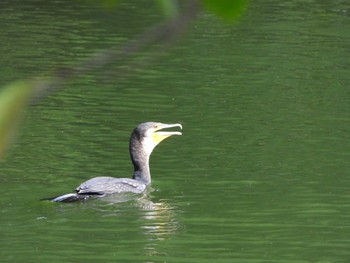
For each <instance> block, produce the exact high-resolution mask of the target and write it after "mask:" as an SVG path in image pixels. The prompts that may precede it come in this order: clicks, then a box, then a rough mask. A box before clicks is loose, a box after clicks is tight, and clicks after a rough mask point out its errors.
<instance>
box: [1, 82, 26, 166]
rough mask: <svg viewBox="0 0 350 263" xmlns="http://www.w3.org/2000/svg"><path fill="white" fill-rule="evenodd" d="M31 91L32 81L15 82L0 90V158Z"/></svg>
mask: <svg viewBox="0 0 350 263" xmlns="http://www.w3.org/2000/svg"><path fill="white" fill-rule="evenodd" d="M32 93H33V83H32V82H29V81H28V82H24V81H23V82H15V83H12V84H10V85H8V86H5V87H4V88H2V89H1V90H0V159H1V158H2V156H3V155H4V153H5V150H6V148H7V146H8V145H9V142H10V141H11V140H12V139H13V137H14V133H15V131H16V127H17V124H18V123H19V121H20V120H21V118H22V116H23V112H24V108H25V106H26V105H27V104H28V102H29V100H30V99H31V97H32Z"/></svg>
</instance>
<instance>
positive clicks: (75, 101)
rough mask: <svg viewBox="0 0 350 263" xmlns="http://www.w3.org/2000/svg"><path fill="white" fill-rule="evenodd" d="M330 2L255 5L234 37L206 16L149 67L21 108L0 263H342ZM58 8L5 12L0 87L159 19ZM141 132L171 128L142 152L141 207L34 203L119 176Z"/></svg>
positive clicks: (344, 174)
mask: <svg viewBox="0 0 350 263" xmlns="http://www.w3.org/2000/svg"><path fill="white" fill-rule="evenodd" d="M135 2H136V1H135ZM252 2H253V1H252ZM330 2H332V3H327V2H326V1H308V2H301V1H296V0H293V1H289V2H288V3H281V2H280V1H276V0H270V1H260V2H259V1H256V2H255V3H251V6H250V8H249V10H248V11H247V13H246V15H245V16H244V17H243V18H242V19H241V20H240V22H238V23H235V24H233V25H232V24H225V23H222V22H221V21H218V20H217V19H216V18H215V17H213V16H211V15H208V14H203V15H201V16H200V17H199V18H198V19H197V20H196V21H195V23H194V24H193V25H192V26H191V27H190V29H189V32H188V34H187V35H186V36H185V37H184V38H183V39H182V40H181V41H180V42H178V43H177V44H176V45H175V46H174V47H173V49H171V50H170V51H169V53H168V54H167V55H163V56H161V57H160V59H159V60H157V61H155V62H154V63H152V64H150V65H148V66H147V67H144V68H140V69H139V70H136V72H133V73H130V74H129V73H127V71H123V73H120V74H118V75H117V76H116V72H117V73H119V72H120V69H121V68H122V67H123V65H112V66H111V67H110V68H108V69H107V70H104V71H100V72H96V73H94V74H89V75H87V76H84V77H83V78H80V79H76V80H75V81H74V82H70V83H68V84H67V85H66V87H65V89H63V90H61V91H59V92H58V93H56V94H53V95H51V96H50V97H49V98H47V99H46V100H43V101H41V102H40V103H39V104H38V105H37V106H35V107H33V108H31V109H30V111H29V112H28V114H27V117H26V119H25V122H24V125H23V126H22V129H21V130H20V132H19V136H18V140H17V141H16V143H15V144H14V145H13V147H12V148H11V150H10V151H9V152H8V154H7V156H6V159H5V160H4V161H2V162H1V163H0V164H1V169H0V187H1V196H0V204H1V208H0V247H1V250H0V258H1V262H293V263H294V262H322V263H324V262H349V260H350V250H349V247H350V223H349V222H350V201H349V200H350V194H349V188H350V164H349V159H350V158H349V157H350V155H349V149H350V137H349V134H350V133H349V132H350V107H349V105H350V91H349V84H350V81H349V80H350V77H349V76H350V75H349V66H350V64H349V60H350V54H349V44H350V31H349V25H350V19H349V12H350V6H349V4H348V2H347V1H330ZM67 3H70V2H69V1H67V2H65V1H55V2H51V3H49V2H46V1H2V3H1V4H0V5H1V7H2V12H1V13H0V24H1V30H0V39H1V43H2V44H1V46H0V54H1V61H2V63H1V64H0V76H1V78H0V79H1V81H0V84H1V85H4V84H6V83H9V82H10V81H13V80H18V79H24V78H28V77H31V76H41V75H44V76H45V74H48V72H50V71H51V70H53V69H55V68H57V67H58V66H60V65H72V64H74V63H76V62H77V61H80V60H81V59H84V58H86V57H88V56H89V55H90V54H92V53H94V52H96V51H98V50H100V49H103V48H108V47H110V46H111V45H113V46H114V45H116V44H119V43H123V42H124V41H125V40H127V39H129V38H131V37H133V36H135V35H136V34H138V33H140V32H142V31H143V30H144V29H146V28H147V27H148V26H149V25H152V24H153V23H154V22H156V21H158V20H159V19H160V17H159V16H157V15H156V12H155V11H154V7H153V6H151V5H149V6H148V5H142V4H140V3H138V4H135V3H124V4H122V5H121V7H120V8H119V9H118V10H117V11H106V10H99V9H96V7H95V6H93V5H88V6H86V7H81V5H80V4H79V3H76V4H67ZM106 71H107V72H106ZM143 121H162V122H170V123H177V122H179V123H182V124H183V126H184V129H183V136H179V137H174V138H170V139H168V140H166V141H165V142H163V143H162V144H161V145H159V146H158V147H157V148H156V149H155V151H154V152H153V154H152V158H151V170H152V179H153V183H152V189H151V191H150V192H149V193H148V194H147V195H145V196H138V197H137V198H135V199H132V200H129V201H126V202H120V201H121V200H118V199H115V198H109V199H106V200H98V201H91V202H87V203H79V204H58V205H51V204H47V203H44V202H39V201H38V200H39V199H41V198H44V197H50V196H54V195H58V194H63V193H67V192H70V191H72V190H73V189H74V188H75V187H76V186H77V185H79V184H80V183H81V182H83V181H84V180H87V179H89V178H91V177H94V176H99V175H109V176H116V177H129V175H131V164H130V161H129V156H128V139H129V135H130V132H131V130H132V129H133V127H134V126H135V125H137V124H138V123H139V122H143Z"/></svg>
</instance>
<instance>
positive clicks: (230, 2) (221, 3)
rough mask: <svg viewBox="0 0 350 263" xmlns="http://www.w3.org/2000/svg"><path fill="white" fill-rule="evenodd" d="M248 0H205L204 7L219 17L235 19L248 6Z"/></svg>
mask: <svg viewBox="0 0 350 263" xmlns="http://www.w3.org/2000/svg"><path fill="white" fill-rule="evenodd" d="M248 2H249V1H248V0H203V4H204V7H205V8H206V9H207V10H209V11H211V12H213V13H215V14H216V15H218V16H219V17H221V18H223V19H226V20H230V21H233V20H235V19H237V18H238V17H239V16H240V15H241V14H242V13H243V11H244V10H245V9H246V8H247V6H248Z"/></svg>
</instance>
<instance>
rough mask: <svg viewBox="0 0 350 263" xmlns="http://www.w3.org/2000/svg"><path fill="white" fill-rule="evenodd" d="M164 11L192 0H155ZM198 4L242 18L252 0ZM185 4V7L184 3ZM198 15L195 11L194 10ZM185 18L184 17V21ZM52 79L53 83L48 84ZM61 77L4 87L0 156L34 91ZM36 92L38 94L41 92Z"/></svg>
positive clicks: (172, 14) (109, 1)
mask: <svg viewBox="0 0 350 263" xmlns="http://www.w3.org/2000/svg"><path fill="white" fill-rule="evenodd" d="M80 1H81V2H82V4H83V3H91V4H97V5H100V6H103V7H104V8H106V9H113V8H115V7H117V6H118V4H119V3H120V2H121V0H84V1H83V0H80ZM154 3H156V4H157V5H158V6H159V7H160V9H161V12H162V13H163V14H164V15H165V16H166V17H167V18H174V19H176V17H178V16H179V14H180V12H179V10H180V3H181V6H184V3H190V1H188V2H187V1H183V2H182V1H178V0H155V2H154ZM192 3H194V4H195V5H196V4H198V3H202V6H203V7H204V8H205V9H206V10H209V11H211V12H213V13H214V14H216V15H218V16H219V17H221V18H223V19H226V20H230V21H232V20H235V19H236V18H238V17H239V16H240V15H241V14H242V12H243V11H244V9H245V8H246V7H247V5H248V0H201V1H199V0H198V1H196V0H193V1H192ZM183 8H185V7H183ZM193 16H194V17H195V14H193ZM181 22H182V21H181ZM48 83H50V84H48ZM55 83H57V80H54V79H51V80H49V81H48V82H47V81H46V82H44V81H40V82H38V81H27V82H24V81H22V82H14V83H12V84H9V85H8V86H5V87H4V88H2V89H1V90H0V158H1V157H2V156H3V154H4V152H5V149H6V147H7V146H8V144H9V142H10V141H11V139H12V138H13V137H14V133H15V131H16V127H17V124H18V122H19V121H20V120H21V118H22V116H23V112H24V109H25V107H26V105H27V104H28V102H29V101H30V100H32V99H33V98H35V96H34V93H38V94H43V93H44V94H45V93H49V91H50V86H52V85H55ZM38 94H35V95H38Z"/></svg>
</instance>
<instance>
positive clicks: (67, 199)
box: [41, 193, 90, 203]
mask: <svg viewBox="0 0 350 263" xmlns="http://www.w3.org/2000/svg"><path fill="white" fill-rule="evenodd" d="M89 197H90V195H86V194H84V195H82V194H77V193H69V194H64V195H59V196H56V197H51V198H44V199H41V201H51V202H56V203H71V202H76V201H83V200H86V199H88V198H89Z"/></svg>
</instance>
